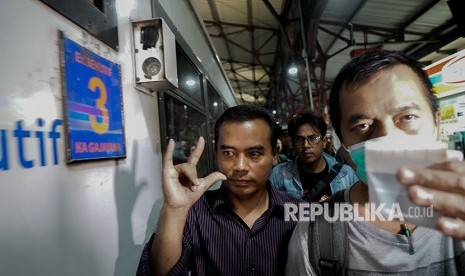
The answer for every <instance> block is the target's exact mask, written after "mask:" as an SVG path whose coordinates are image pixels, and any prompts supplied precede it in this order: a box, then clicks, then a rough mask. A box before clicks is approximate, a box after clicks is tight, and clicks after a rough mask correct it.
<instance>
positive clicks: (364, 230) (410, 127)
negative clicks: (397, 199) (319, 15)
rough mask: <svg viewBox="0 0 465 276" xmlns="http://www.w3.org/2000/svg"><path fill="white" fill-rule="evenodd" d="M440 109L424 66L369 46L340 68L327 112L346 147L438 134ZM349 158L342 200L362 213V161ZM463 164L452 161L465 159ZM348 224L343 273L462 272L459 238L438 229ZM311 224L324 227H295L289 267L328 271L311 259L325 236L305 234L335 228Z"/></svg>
mask: <svg viewBox="0 0 465 276" xmlns="http://www.w3.org/2000/svg"><path fill="white" fill-rule="evenodd" d="M438 115H439V113H438V110H437V106H436V103H435V98H434V96H433V94H432V92H431V84H430V83H429V80H428V77H427V76H426V74H425V73H424V71H423V70H422V69H421V67H420V66H419V65H418V64H417V63H416V62H415V61H414V60H412V59H411V58H409V57H407V56H404V55H400V54H396V53H392V52H388V51H380V52H374V53H367V54H365V55H362V56H360V57H358V58H355V59H353V60H352V61H350V62H349V63H348V64H347V65H346V66H344V67H343V69H342V70H341V71H340V72H339V74H338V76H337V77H336V80H335V82H334V84H333V88H332V90H331V96H330V116H331V120H332V123H333V127H334V129H335V131H336V133H337V135H338V136H339V138H340V140H341V142H342V144H343V145H344V146H345V147H346V148H347V147H349V146H352V145H355V144H358V143H362V142H365V141H366V140H370V139H374V138H377V137H381V136H389V135H393V134H395V133H403V134H407V135H412V136H415V138H418V139H419V140H420V139H421V140H422V141H424V140H427V141H428V140H435V139H438V137H439V136H438V132H439V131H438V129H439V126H438V122H439V119H438ZM352 161H354V162H355V166H356V167H354V169H355V170H356V172H357V176H358V177H359V178H360V180H361V181H359V182H358V183H357V184H355V185H354V186H353V187H352V188H350V189H347V190H346V191H345V194H344V199H343V200H342V201H345V202H347V203H351V204H353V205H357V206H358V211H359V214H367V213H368V216H370V214H369V213H370V210H367V209H365V203H368V202H369V199H368V186H367V185H366V183H367V181H366V175H364V173H363V172H364V164H363V163H360V162H358V161H360V160H355V159H354V158H352ZM380 161H382V160H380ZM464 164H465V163H460V164H455V166H461V167H465V165H464ZM444 167H447V166H444ZM449 167H450V168H454V167H453V166H449ZM430 171H431V170H430ZM464 171H465V170H462V173H460V170H458V172H457V171H453V170H452V169H449V171H447V173H448V174H450V175H454V174H455V175H458V176H457V177H459V178H460V177H461V178H463V175H461V174H463V172H464ZM430 173H432V175H433V174H436V175H438V174H441V173H444V172H439V173H438V172H437V171H435V172H430ZM408 177H409V175H408V172H407V173H406V171H405V170H404V172H402V173H399V179H400V181H403V179H404V178H405V179H407V178H408ZM417 188H418V189H416V190H413V191H412V192H415V194H413V195H410V194H409V195H410V196H411V197H415V196H416V197H421V196H422V195H423V196H426V197H428V196H429V193H428V192H427V191H425V190H423V189H422V188H419V187H417ZM426 200H428V198H426ZM429 200H431V199H429ZM433 207H435V206H433ZM435 208H436V207H435ZM322 219H324V218H323V217H318V218H317V220H322ZM335 223H336V224H337V225H341V224H342V222H340V221H336V222H335ZM310 224H311V223H310ZM316 224H317V225H318V223H316ZM333 226H334V225H333ZM345 226H346V228H345V229H347V230H346V232H344V233H342V234H343V235H345V236H344V241H345V242H346V243H345V245H344V246H346V248H343V249H341V248H340V246H342V244H343V243H339V244H337V245H336V247H337V248H338V249H339V250H343V251H344V252H347V254H345V255H344V257H343V258H344V259H345V260H344V261H343V262H342V264H341V265H342V266H343V268H344V269H346V273H347V274H348V275H370V276H372V275H386V274H389V275H422V276H423V275H465V245H464V242H463V241H458V240H454V239H453V238H451V237H447V236H444V235H443V234H442V233H441V232H439V231H437V230H434V229H428V228H424V227H421V226H416V225H412V224H408V223H407V224H401V223H399V222H396V221H380V220H372V221H349V222H346V225H345ZM315 229H317V230H318V229H321V228H318V227H315V228H313V227H311V228H309V222H300V223H299V224H298V226H297V227H296V229H295V231H294V234H293V236H292V238H291V241H290V243H289V255H288V263H287V266H286V274H287V275H325V274H324V273H322V272H321V270H320V268H322V266H320V264H321V262H320V263H319V262H318V261H315V260H319V257H320V255H318V254H320V253H319V252H320V251H321V249H322V248H315V244H320V245H321V244H322V242H319V243H318V242H317V243H312V242H310V246H309V238H310V240H313V239H314V238H315V236H316V237H318V239H321V240H323V241H324V240H326V241H328V240H329V239H331V238H332V236H329V239H328V235H330V234H329V232H326V231H320V232H319V233H318V232H316V231H317V230H315ZM334 229H336V230H337V229H342V227H334V228H333V230H334ZM309 230H310V231H309ZM339 234H341V233H339ZM325 235H326V236H325ZM321 237H323V238H321ZM326 245H327V246H328V247H330V246H332V245H331V244H326ZM322 246H325V244H323V245H322ZM320 247H321V246H320ZM320 261H321V259H320ZM344 262H345V263H344ZM330 264H331V263H330Z"/></svg>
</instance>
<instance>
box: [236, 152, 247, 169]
mask: <svg viewBox="0 0 465 276" xmlns="http://www.w3.org/2000/svg"><path fill="white" fill-rule="evenodd" d="M247 166H248V160H247V157H246V156H245V154H239V155H238V156H237V158H236V162H235V163H234V169H235V170H236V171H245V170H247Z"/></svg>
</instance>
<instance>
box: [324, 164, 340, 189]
mask: <svg viewBox="0 0 465 276" xmlns="http://www.w3.org/2000/svg"><path fill="white" fill-rule="evenodd" d="M342 166H343V165H342V164H341V163H336V164H334V166H333V167H332V168H331V169H330V170H329V172H328V174H327V175H326V177H325V178H324V179H323V182H324V183H325V184H326V185H329V184H331V182H333V179H334V178H335V177H336V176H337V175H338V174H339V172H340V171H341V169H342Z"/></svg>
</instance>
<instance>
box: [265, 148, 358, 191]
mask: <svg viewBox="0 0 465 276" xmlns="http://www.w3.org/2000/svg"><path fill="white" fill-rule="evenodd" d="M323 157H324V159H325V161H326V164H327V165H328V167H329V170H332V169H333V167H334V165H335V164H336V163H337V161H336V159H334V157H332V156H331V155H329V154H327V153H324V152H323ZM268 180H269V181H270V182H271V184H272V185H273V187H274V188H276V189H277V190H279V191H283V192H286V193H287V194H290V195H292V196H294V197H296V198H299V199H303V198H304V191H303V187H302V182H301V180H300V176H299V165H298V160H297V157H296V158H294V159H293V160H290V161H288V162H286V163H282V164H279V165H277V166H275V167H274V168H273V171H272V172H271V174H270V177H269V179H268ZM357 181H358V177H357V176H356V175H355V172H354V171H353V170H352V169H351V168H350V167H349V166H347V165H344V166H342V168H341V170H340V171H339V173H338V175H336V177H335V178H334V179H333V181H331V183H330V186H331V192H332V194H335V193H336V192H337V191H340V190H344V189H346V188H348V187H350V186H352V185H354V184H355V183H357Z"/></svg>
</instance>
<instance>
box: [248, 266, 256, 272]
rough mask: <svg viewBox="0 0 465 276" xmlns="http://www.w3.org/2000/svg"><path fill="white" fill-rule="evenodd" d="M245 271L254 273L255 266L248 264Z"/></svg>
mask: <svg viewBox="0 0 465 276" xmlns="http://www.w3.org/2000/svg"><path fill="white" fill-rule="evenodd" d="M247 269H248V270H249V272H254V271H255V265H253V264H249V265H248V266H247Z"/></svg>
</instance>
